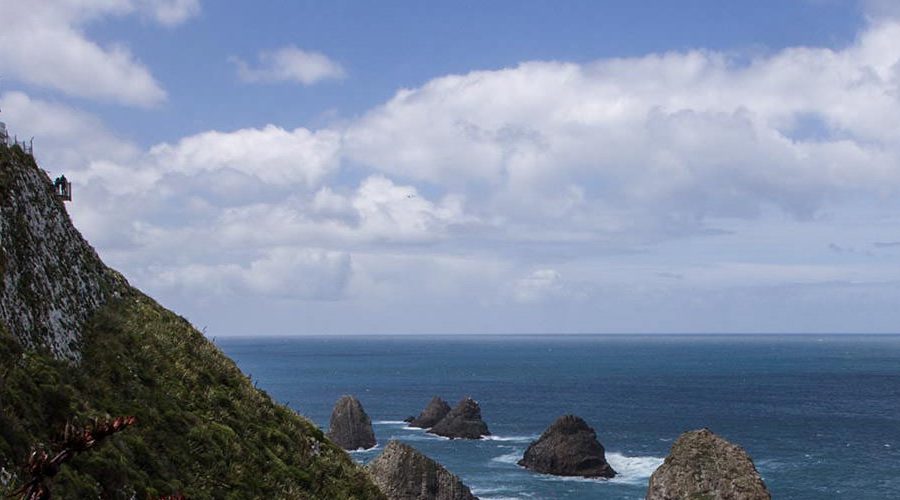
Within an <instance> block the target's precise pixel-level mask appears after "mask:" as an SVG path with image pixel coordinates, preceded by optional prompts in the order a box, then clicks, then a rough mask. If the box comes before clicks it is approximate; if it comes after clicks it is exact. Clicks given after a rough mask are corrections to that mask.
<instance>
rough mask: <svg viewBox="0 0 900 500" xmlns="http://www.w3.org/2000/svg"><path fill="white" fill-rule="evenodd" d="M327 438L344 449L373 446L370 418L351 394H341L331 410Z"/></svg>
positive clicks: (373, 437)
mask: <svg viewBox="0 0 900 500" xmlns="http://www.w3.org/2000/svg"><path fill="white" fill-rule="evenodd" d="M328 439H331V440H332V441H334V443H335V444H337V445H338V446H340V447H341V448H343V449H345V450H358V449H360V448H371V447H373V446H375V432H374V431H373V430H372V420H371V419H370V418H369V416H368V415H366V411H365V410H364V409H363V407H362V403H360V402H359V400H358V399H356V398H355V397H353V396H342V397H341V399H339V400H338V402H337V403H335V405H334V410H333V411H332V412H331V422H330V425H329V430H328Z"/></svg>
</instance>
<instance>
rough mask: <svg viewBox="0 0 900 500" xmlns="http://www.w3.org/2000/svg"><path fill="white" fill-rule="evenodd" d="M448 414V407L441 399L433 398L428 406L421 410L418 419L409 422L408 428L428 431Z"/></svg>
mask: <svg viewBox="0 0 900 500" xmlns="http://www.w3.org/2000/svg"><path fill="white" fill-rule="evenodd" d="M448 413H450V405H449V404H447V402H446V401H444V400H443V399H441V398H439V397H437V396H435V397H433V398H431V401H430V402H429V403H428V406H426V407H425V409H424V410H422V413H420V414H419V416H418V417H416V418H413V419H412V420H410V421H409V426H410V427H418V428H421V429H428V428H430V427H434V425H435V424H437V423H438V422H440V421H441V420H443V418H444V417H446V416H447V414H448Z"/></svg>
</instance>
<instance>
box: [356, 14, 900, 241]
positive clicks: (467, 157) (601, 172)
mask: <svg viewBox="0 0 900 500" xmlns="http://www.w3.org/2000/svg"><path fill="white" fill-rule="evenodd" d="M897 40H900V24H895V23H888V22H883V23H876V24H873V25H872V26H871V27H870V28H869V29H868V30H867V31H865V32H864V33H862V34H861V35H860V37H859V39H858V40H857V41H856V42H855V43H854V44H853V45H851V46H849V47H846V48H844V49H841V50H833V49H826V48H789V49H786V50H783V51H781V52H778V53H775V54H772V55H767V56H761V57H758V58H756V59H754V60H752V61H750V62H749V63H742V62H739V61H736V60H732V59H730V58H729V57H728V56H726V55H724V54H721V53H716V52H708V51H692V52H683V53H681V52H679V53H666V54H653V55H648V56H645V57H638V58H627V59H610V60H601V61H597V62H593V63H588V64H574V63H563V62H529V63H523V64H521V65H519V66H516V67H513V68H508V69H502V70H496V71H477V72H472V73H469V74H465V75H451V76H446V77H441V78H437V79H434V80H432V81H430V82H428V83H427V84H425V85H423V86H422V87H419V88H415V89H406V90H403V91H400V92H398V93H397V94H396V96H394V98H393V99H391V100H390V101H389V102H387V103H385V104H384V105H382V106H379V107H377V108H375V109H373V110H371V111H370V112H369V113H367V114H366V115H365V116H364V117H362V118H361V119H360V120H358V121H357V122H355V123H353V124H352V125H351V126H350V127H349V128H348V130H347V132H346V136H345V147H346V151H347V153H346V154H347V155H348V157H350V158H351V159H353V160H354V161H357V162H360V163H363V164H367V165H370V166H371V167H372V168H374V169H377V170H379V171H382V172H386V173H389V174H392V175H397V176H402V177H404V178H409V179H414V180H416V181H419V182H427V183H435V184H439V185H442V186H447V187H449V188H451V189H458V190H461V191H479V192H484V191H487V192H489V193H491V195H490V196H488V197H486V198H485V199H483V200H480V201H482V202H483V206H482V208H483V209H484V210H486V211H490V212H492V213H498V212H500V213H503V214H504V215H505V216H506V217H507V218H508V224H507V227H509V225H510V224H523V225H527V224H529V223H533V225H534V226H541V227H547V226H548V224H553V223H556V225H555V226H554V227H556V228H557V229H564V228H569V229H570V231H568V232H566V231H558V232H557V234H558V236H559V237H561V238H578V237H580V235H579V233H580V231H579V230H578V228H582V229H587V230H588V231H589V232H592V233H594V234H599V235H602V234H610V233H612V234H618V236H617V237H623V236H624V237H627V235H638V234H640V233H644V234H645V237H650V238H652V237H655V236H665V235H666V232H668V233H669V236H677V235H678V234H698V233H703V232H704V231H705V230H707V229H708V228H706V227H704V224H703V223H704V221H706V220H709V219H711V218H717V217H726V218H733V217H737V218H753V217H756V216H757V215H758V214H760V213H761V212H762V211H763V210H766V209H768V208H769V207H775V208H778V209H781V210H783V211H785V212H787V213H790V214H793V215H795V216H798V217H809V216H811V214H813V213H815V211H816V210H817V209H819V208H820V207H822V206H823V203H826V202H828V201H834V200H837V199H841V198H842V197H846V196H855V195H865V194H873V193H877V194H879V195H882V194H886V193H888V192H896V189H894V188H896V187H897V186H900V168H898V167H897V165H898V162H897V158H898V157H900V148H898V144H900V133H898V130H900V100H898V99H900V93H898V89H900V64H898V60H900V51H898V48H900V47H898V42H897ZM810 117H813V119H814V120H815V122H816V123H817V124H818V126H819V128H820V129H821V130H819V131H818V133H817V134H814V135H810V134H807V133H806V132H807V131H806V130H804V128H806V127H809V122H810ZM804 136H808V137H809V138H808V139H804V138H802V137H804ZM890 186H894V188H891V187H890ZM471 201H472V202H473V203H474V202H477V201H479V200H471ZM573 221H575V222H577V224H571V222H573ZM582 236H583V235H582Z"/></svg>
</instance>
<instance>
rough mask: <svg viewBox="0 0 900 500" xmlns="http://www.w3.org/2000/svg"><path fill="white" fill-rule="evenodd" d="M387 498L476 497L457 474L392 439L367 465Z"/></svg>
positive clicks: (453, 499)
mask: <svg viewBox="0 0 900 500" xmlns="http://www.w3.org/2000/svg"><path fill="white" fill-rule="evenodd" d="M366 468H367V469H368V470H369V474H370V475H371V476H372V479H373V480H374V482H375V484H376V485H378V487H379V488H380V489H381V491H382V492H383V493H384V494H385V496H387V497H388V499H389V500H477V498H478V497H476V496H475V495H473V494H472V492H471V491H470V490H469V488H468V487H467V486H466V485H465V484H463V483H462V481H460V479H459V478H458V477H456V476H455V475H453V474H452V473H451V472H450V471H448V470H447V469H445V468H444V467H443V466H442V465H441V464H439V463H437V462H435V461H434V460H432V459H430V458H428V457H426V456H425V455H423V454H422V453H420V452H419V451H417V450H416V449H415V448H413V447H411V446H409V445H406V444H403V443H400V442H398V441H391V442H389V443H388V445H387V447H385V449H384V451H383V452H382V453H381V455H379V456H378V458H376V459H375V460H373V461H372V462H371V463H369V465H367V466H366Z"/></svg>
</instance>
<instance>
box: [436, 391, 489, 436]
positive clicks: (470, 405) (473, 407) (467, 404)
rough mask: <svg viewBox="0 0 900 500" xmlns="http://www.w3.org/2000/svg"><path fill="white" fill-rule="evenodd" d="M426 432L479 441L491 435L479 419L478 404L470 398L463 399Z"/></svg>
mask: <svg viewBox="0 0 900 500" xmlns="http://www.w3.org/2000/svg"><path fill="white" fill-rule="evenodd" d="M428 432H430V433H431V434H437V435H438V436H444V437H448V438H451V439H455V438H461V439H479V438H481V437H482V436H489V435H490V434H491V433H490V431H488V426H487V424H486V423H484V420H482V419H481V408H480V407H479V406H478V402H477V401H475V400H474V399H472V398H463V400H462V401H460V402H459V404H458V405H456V408H454V409H452V410H450V413H448V414H447V416H446V417H444V418H442V419H441V421H440V422H438V423H437V424H435V425H434V426H433V427H432V428H431V429H429V430H428Z"/></svg>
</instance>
